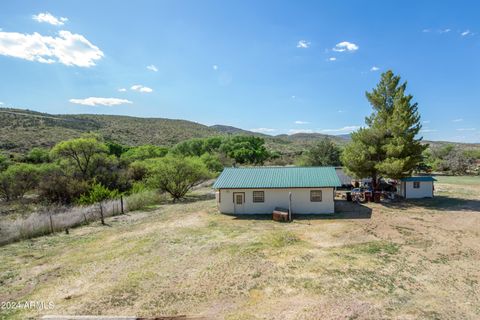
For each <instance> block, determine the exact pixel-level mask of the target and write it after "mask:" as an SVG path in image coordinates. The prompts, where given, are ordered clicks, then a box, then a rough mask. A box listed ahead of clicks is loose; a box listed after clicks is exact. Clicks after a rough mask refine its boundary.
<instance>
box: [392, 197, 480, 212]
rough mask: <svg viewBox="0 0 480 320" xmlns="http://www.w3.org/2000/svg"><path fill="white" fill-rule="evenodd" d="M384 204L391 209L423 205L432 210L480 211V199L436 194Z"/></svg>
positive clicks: (422, 206) (405, 208) (404, 208)
mask: <svg viewBox="0 0 480 320" xmlns="http://www.w3.org/2000/svg"><path fill="white" fill-rule="evenodd" d="M382 205H383V206H385V207H387V208H390V209H398V210H407V209H410V208H412V207H421V208H425V209H431V210H440V211H446V210H466V211H479V212H480V200H476V199H462V198H453V197H448V196H435V197H434V198H425V199H408V200H399V201H395V202H382Z"/></svg>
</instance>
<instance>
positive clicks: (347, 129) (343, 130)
mask: <svg viewBox="0 0 480 320" xmlns="http://www.w3.org/2000/svg"><path fill="white" fill-rule="evenodd" d="M359 128H360V126H345V127H343V128H338V129H322V130H320V132H322V133H351V132H353V131H355V130H358V129H359Z"/></svg>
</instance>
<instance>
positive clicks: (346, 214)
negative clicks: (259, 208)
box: [228, 200, 372, 220]
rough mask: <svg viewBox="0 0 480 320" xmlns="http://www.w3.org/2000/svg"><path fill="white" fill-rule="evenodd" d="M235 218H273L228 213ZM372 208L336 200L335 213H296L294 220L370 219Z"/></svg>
mask: <svg viewBox="0 0 480 320" xmlns="http://www.w3.org/2000/svg"><path fill="white" fill-rule="evenodd" d="M228 215H230V216H232V217H234V218H235V220H272V215H271V214H237V215H235V214H228ZM371 217H372V209H370V208H369V207H367V206H364V205H362V204H358V203H353V202H347V201H346V200H337V201H335V213H334V214H295V211H294V213H293V220H335V219H370V218H371Z"/></svg>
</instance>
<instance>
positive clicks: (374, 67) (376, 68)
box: [370, 66, 380, 72]
mask: <svg viewBox="0 0 480 320" xmlns="http://www.w3.org/2000/svg"><path fill="white" fill-rule="evenodd" d="M378 70H380V68H379V67H376V66H373V67H371V68H370V71H373V72H374V71H378Z"/></svg>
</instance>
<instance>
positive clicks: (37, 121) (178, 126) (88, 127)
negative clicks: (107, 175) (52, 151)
mask: <svg viewBox="0 0 480 320" xmlns="http://www.w3.org/2000/svg"><path fill="white" fill-rule="evenodd" d="M87 132H95V133H98V134H100V135H102V136H103V137H104V138H105V139H108V140H112V141H116V142H119V143H122V144H126V145H140V144H154V145H168V146H170V145H173V144H175V143H178V142H179V141H183V140H186V139H190V138H195V137H198V138H202V137H210V136H214V135H219V134H221V133H220V132H218V131H217V130H215V129H212V128H209V127H208V126H205V125H203V124H199V123H195V122H191V121H186V120H172V119H163V118H136V117H127V116H115V115H89V114H85V115H52V114H47V113H40V112H35V111H30V110H21V109H5V108H0V150H2V149H3V150H10V151H13V152H24V151H26V150H29V149H31V148H32V147H36V146H38V147H52V146H53V145H55V144H56V143H57V142H59V141H61V140H66V139H71V138H75V137H79V136H80V135H81V134H83V133H87Z"/></svg>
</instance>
